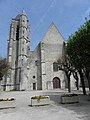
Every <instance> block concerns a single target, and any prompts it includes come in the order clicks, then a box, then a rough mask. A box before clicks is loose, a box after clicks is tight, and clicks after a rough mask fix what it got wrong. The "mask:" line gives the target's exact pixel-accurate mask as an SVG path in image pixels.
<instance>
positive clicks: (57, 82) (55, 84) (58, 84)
mask: <svg viewBox="0 0 90 120" xmlns="http://www.w3.org/2000/svg"><path fill="white" fill-rule="evenodd" d="M53 88H54V89H56V88H61V82H60V79H59V78H58V77H55V78H53Z"/></svg>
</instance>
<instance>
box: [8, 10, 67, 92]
mask: <svg viewBox="0 0 90 120" xmlns="http://www.w3.org/2000/svg"><path fill="white" fill-rule="evenodd" d="M29 34H30V26H29V21H28V19H27V16H26V13H25V11H24V10H23V11H22V13H21V14H20V15H17V16H16V17H15V18H14V19H12V21H11V24H10V30H9V39H8V62H9V63H10V66H11V69H10V70H9V76H8V77H7V80H6V90H7V91H9V90H46V89H57V88H65V86H66V77H65V74H64V72H63V71H61V70H59V69H58V65H57V60H58V59H59V58H60V57H62V54H63V53H64V45H65V41H64V39H63V37H62V35H61V34H60V32H59V30H58V29H57V27H56V26H55V24H54V23H51V25H50V26H49V28H48V30H47V32H46V34H45V35H44V36H43V38H42V40H41V41H40V43H39V44H38V45H37V46H36V48H35V50H33V51H31V50H30V36H29Z"/></svg>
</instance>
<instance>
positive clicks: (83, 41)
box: [67, 20, 90, 94]
mask: <svg viewBox="0 0 90 120" xmlns="http://www.w3.org/2000/svg"><path fill="white" fill-rule="evenodd" d="M67 54H68V56H69V57H70V61H71V62H72V64H73V66H74V67H75V68H76V69H77V71H78V73H79V75H80V79H81V83H82V88H83V93H84V94H86V90H85V83H84V72H85V75H86V73H88V74H87V76H89V75H90V71H89V70H90V20H88V21H86V22H85V23H84V24H83V25H82V26H81V27H80V28H79V29H78V30H77V31H76V32H75V33H74V34H72V35H71V36H70V37H69V39H68V43H67ZM89 78H90V77H89ZM87 79H88V77H87ZM88 84H89V86H90V79H88Z"/></svg>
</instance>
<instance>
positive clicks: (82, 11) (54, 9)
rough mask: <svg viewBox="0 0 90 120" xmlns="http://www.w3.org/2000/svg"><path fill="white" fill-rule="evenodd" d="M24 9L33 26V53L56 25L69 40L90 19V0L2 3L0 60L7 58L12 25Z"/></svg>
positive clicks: (31, 39) (0, 9) (0, 8)
mask: <svg viewBox="0 0 90 120" xmlns="http://www.w3.org/2000/svg"><path fill="white" fill-rule="evenodd" d="M22 9H24V10H25V11H26V14H27V17H28V20H29V22H30V41H31V43H30V44H31V45H30V48H31V50H33V49H34V48H35V47H36V46H37V44H38V43H39V42H40V41H41V39H42V37H43V36H44V34H45V33H46V31H47V29H48V27H49V26H50V24H51V23H52V22H54V23H55V25H56V26H57V28H58V29H59V31H60V33H61V34H62V36H63V37H64V39H65V40H67V39H68V36H69V35H70V34H71V33H74V32H75V31H76V30H77V28H79V27H80V25H82V24H83V23H84V22H85V17H88V16H89V13H90V0H0V56H6V55H7V40H8V29H9V24H10V21H11V19H12V18H15V17H16V16H17V15H18V14H19V13H21V11H22ZM88 19H89V18H88Z"/></svg>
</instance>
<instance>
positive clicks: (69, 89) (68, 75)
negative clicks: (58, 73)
mask: <svg viewBox="0 0 90 120" xmlns="http://www.w3.org/2000/svg"><path fill="white" fill-rule="evenodd" d="M65 73H66V76H67V80H68V92H69V93H70V92H71V84H70V75H71V73H69V74H68V72H67V71H66V72H65Z"/></svg>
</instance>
